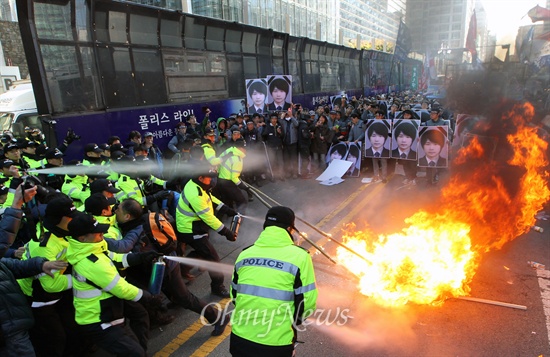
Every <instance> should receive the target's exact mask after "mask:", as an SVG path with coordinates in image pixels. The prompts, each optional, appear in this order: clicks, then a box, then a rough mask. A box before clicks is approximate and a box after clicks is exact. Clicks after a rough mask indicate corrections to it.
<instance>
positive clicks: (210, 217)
mask: <svg viewBox="0 0 550 357" xmlns="http://www.w3.org/2000/svg"><path fill="white" fill-rule="evenodd" d="M213 204H216V205H217V206H216V210H219V209H220V208H221V207H222V206H223V203H222V202H221V201H220V200H219V199H218V198H216V197H215V196H214V195H212V194H211V193H210V191H206V190H205V189H204V188H203V186H202V185H201V183H200V181H199V180H198V179H192V180H189V181H188V182H187V184H186V185H185V187H184V188H183V191H182V194H181V195H180V198H179V200H178V206H177V209H176V228H177V230H178V232H180V233H193V238H194V239H200V238H203V237H206V236H208V229H209V228H212V229H213V230H215V231H216V232H220V231H221V230H222V229H223V228H224V224H223V223H222V222H221V221H220V220H219V219H218V218H217V217H216V216H215V211H214V206H213Z"/></svg>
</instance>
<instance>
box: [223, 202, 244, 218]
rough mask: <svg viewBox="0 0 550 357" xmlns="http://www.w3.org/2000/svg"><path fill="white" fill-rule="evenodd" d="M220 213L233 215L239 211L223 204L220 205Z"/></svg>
mask: <svg viewBox="0 0 550 357" xmlns="http://www.w3.org/2000/svg"><path fill="white" fill-rule="evenodd" d="M220 214H226V215H228V216H235V215H237V214H239V212H237V211H235V210H234V209H233V208H231V207H229V206H228V205H226V204H224V205H223V206H221V207H220Z"/></svg>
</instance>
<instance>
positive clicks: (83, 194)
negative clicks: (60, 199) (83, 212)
mask: <svg viewBox="0 0 550 357" xmlns="http://www.w3.org/2000/svg"><path fill="white" fill-rule="evenodd" d="M61 192H63V193H64V194H66V195H67V196H69V197H70V198H71V199H72V200H73V202H74V206H75V207H76V208H78V207H80V206H83V205H84V201H86V199H87V198H88V197H90V189H89V187H88V176H86V175H83V176H82V175H76V176H75V177H70V176H69V175H65V182H64V183H63V186H61Z"/></svg>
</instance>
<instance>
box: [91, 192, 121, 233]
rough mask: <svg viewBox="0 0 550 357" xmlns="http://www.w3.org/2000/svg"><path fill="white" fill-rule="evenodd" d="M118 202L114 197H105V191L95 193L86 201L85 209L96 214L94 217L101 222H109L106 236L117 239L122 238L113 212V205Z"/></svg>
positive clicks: (93, 214)
mask: <svg viewBox="0 0 550 357" xmlns="http://www.w3.org/2000/svg"><path fill="white" fill-rule="evenodd" d="M115 203H116V199H115V198H114V197H109V198H107V197H105V196H104V195H103V193H101V192H97V193H93V194H92V195H91V196H90V197H88V198H87V199H86V201H85V202H84V207H85V208H84V209H85V211H86V212H87V213H89V214H91V215H92V216H94V218H95V219H96V220H97V221H98V222H99V223H101V224H108V225H109V229H108V230H107V232H105V234H104V237H105V238H112V239H116V240H121V239H122V233H120V229H119V228H118V226H117V224H116V217H115V216H114V213H113V209H112V207H113V205H114V204H115Z"/></svg>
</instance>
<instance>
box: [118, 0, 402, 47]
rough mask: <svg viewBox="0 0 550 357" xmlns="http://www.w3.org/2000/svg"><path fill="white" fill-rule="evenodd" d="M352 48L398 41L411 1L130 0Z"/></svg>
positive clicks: (390, 44) (390, 43) (390, 45)
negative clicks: (408, 4)
mask: <svg viewBox="0 0 550 357" xmlns="http://www.w3.org/2000/svg"><path fill="white" fill-rule="evenodd" d="M127 1H130V2H135V3H141V4H146V5H152V6H159V7H164V8H168V9H177V10H181V9H182V7H183V10H184V11H185V10H187V11H188V12H190V13H193V14H197V15H201V16H207V17H213V18H218V19H222V20H227V21H235V22H239V23H244V24H248V25H252V26H258V27H262V28H268V29H273V30H274V31H278V32H284V33H288V34H290V35H291V36H297V37H308V38H311V39H316V40H319V41H326V42H329V43H334V44H341V45H345V46H348V47H354V48H356V47H357V46H359V47H364V48H372V47H374V44H377V45H380V44H383V45H384V47H385V45H386V44H389V46H388V49H390V48H391V47H392V46H393V44H395V41H396V37H397V31H398V29H399V19H400V18H402V17H404V16H405V8H406V2H407V0H183V1H184V5H186V6H185V7H187V9H186V8H185V7H184V6H182V1H170V0H164V1H160V0H127Z"/></svg>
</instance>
